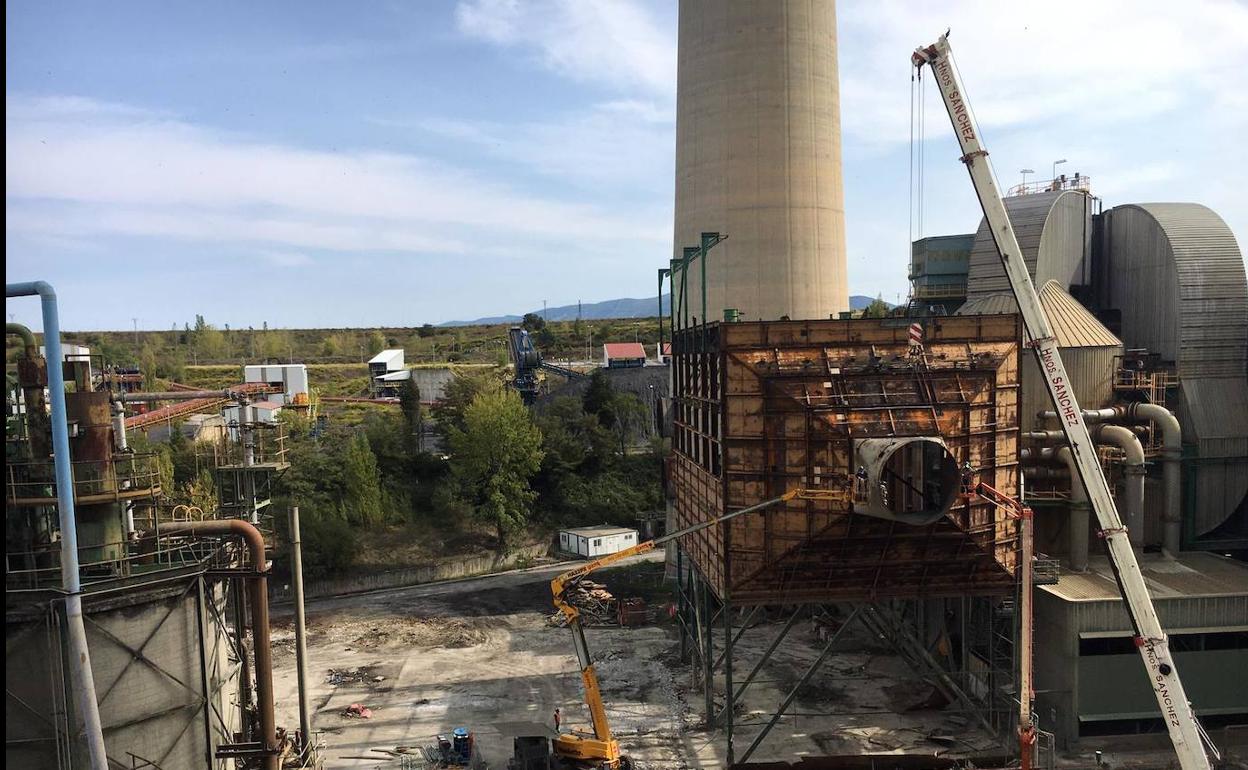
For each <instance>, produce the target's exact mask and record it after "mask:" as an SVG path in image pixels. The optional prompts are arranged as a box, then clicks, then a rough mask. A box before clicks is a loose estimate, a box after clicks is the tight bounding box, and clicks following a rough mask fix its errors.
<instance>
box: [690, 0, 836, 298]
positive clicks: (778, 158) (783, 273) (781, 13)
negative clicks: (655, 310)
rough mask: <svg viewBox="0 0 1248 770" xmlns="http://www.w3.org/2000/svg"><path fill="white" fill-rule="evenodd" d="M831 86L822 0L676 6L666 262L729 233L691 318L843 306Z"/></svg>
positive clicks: (695, 287)
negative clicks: (672, 181)
mask: <svg viewBox="0 0 1248 770" xmlns="http://www.w3.org/2000/svg"><path fill="white" fill-rule="evenodd" d="M838 91H839V85H838V79H837V53H836V6H835V3H834V2H833V0H753V1H751V2H746V1H745V0H734V1H733V2H727V1H726V0H681V3H680V51H679V63H678V81H677V97H678V99H677V103H678V106H677V118H676V217H675V219H676V221H675V244H674V247H675V251H674V256H680V254H681V250H682V248H683V247H685V246H690V245H696V244H697V243H698V238H699V234H700V233H702V232H707V231H714V232H720V233H726V234H727V235H728V240H727V241H725V242H724V243H723V244H721V245H719V246H718V247H717V248H716V249H715V251H714V252H713V253H712V254H711V256H710V258H709V259H708V261H707V264H706V270H707V289H706V291H707V300H706V304H707V308H706V309H703V308H702V298H701V287H700V281H701V275H700V268H695V269H693V270H691V271H690V273H689V276H690V277H689V280H690V285H689V292H688V296H689V300H690V303H691V305H690V308H691V315H694V316H697V317H698V318H699V319H702V318H708V319H709V320H715V319H718V318H720V317H721V315H722V313H723V310H724V309H726V308H735V309H737V310H739V311H740V317H741V318H742V319H745V320H756V319H760V318H761V319H769V320H770V319H777V318H779V317H781V316H786V315H787V316H789V317H791V318H794V319H799V318H827V317H828V316H829V315H830V314H833V313H837V312H839V311H842V310H848V309H849V296H848V288H847V279H846V258H845V211H844V192H843V189H842V182H841V120H840V98H839V92H838ZM677 283H678V282H677ZM675 288H676V290H677V291H679V286H678V285H677V286H676V287H675Z"/></svg>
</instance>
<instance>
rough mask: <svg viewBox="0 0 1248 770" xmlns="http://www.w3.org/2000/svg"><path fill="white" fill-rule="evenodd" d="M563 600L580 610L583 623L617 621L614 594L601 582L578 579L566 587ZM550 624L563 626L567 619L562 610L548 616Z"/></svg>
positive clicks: (588, 624)
mask: <svg viewBox="0 0 1248 770" xmlns="http://www.w3.org/2000/svg"><path fill="white" fill-rule="evenodd" d="M564 600H565V601H567V602H568V603H569V604H571V605H572V606H574V607H576V608H577V609H578V610H580V611H581V623H582V624H583V625H586V626H593V625H614V624H615V623H616V622H617V619H616V598H615V594H613V593H611V592H610V591H608V590H607V587H606V586H605V585H603V584H602V583H595V582H594V581H592V580H578V581H577V582H576V583H573V584H572V585H570V586H568V587H567V589H566V590H565V592H564ZM550 624H551V625H552V626H558V627H563V626H566V625H567V624H568V621H567V618H565V617H564V615H563V613H562V612H556V613H555V614H553V615H551V616H550Z"/></svg>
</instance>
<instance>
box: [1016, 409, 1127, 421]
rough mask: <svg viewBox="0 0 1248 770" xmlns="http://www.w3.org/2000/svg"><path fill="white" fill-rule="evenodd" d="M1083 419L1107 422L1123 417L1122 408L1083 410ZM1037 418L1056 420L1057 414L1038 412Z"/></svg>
mask: <svg viewBox="0 0 1248 770" xmlns="http://www.w3.org/2000/svg"><path fill="white" fill-rule="evenodd" d="M1080 411H1081V412H1082V413H1083V419H1084V420H1085V421H1086V422H1105V421H1106V420H1113V419H1115V418H1118V417H1122V408H1121V407H1115V406H1107V407H1105V408H1104V409H1081V410H1080ZM1036 416H1037V417H1039V418H1040V419H1042V420H1056V419H1057V412H1053V411H1048V412H1037V413H1036Z"/></svg>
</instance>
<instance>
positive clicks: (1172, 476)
mask: <svg viewBox="0 0 1248 770" xmlns="http://www.w3.org/2000/svg"><path fill="white" fill-rule="evenodd" d="M1127 417H1128V418H1130V419H1139V420H1152V421H1153V422H1154V423H1156V424H1157V425H1160V426H1161V441H1162V460H1163V466H1162V472H1163V478H1164V480H1165V485H1166V506H1165V509H1164V510H1163V511H1162V514H1161V520H1162V522H1163V523H1164V535H1163V542H1162V545H1163V547H1164V548H1165V549H1166V553H1168V554H1170V555H1172V556H1173V555H1174V554H1177V553H1178V552H1179V550H1180V548H1181V547H1182V522H1183V510H1182V505H1181V502H1180V501H1181V500H1182V499H1183V495H1182V492H1181V489H1180V486H1179V476H1180V473H1179V462H1180V461H1181V460H1182V459H1183V432H1182V430H1181V429H1180V428H1179V421H1178V418H1176V417H1175V416H1174V413H1173V412H1171V411H1170V410H1169V409H1166V408H1165V407H1164V406H1160V405H1158V404H1131V405H1130V406H1128V407H1127Z"/></svg>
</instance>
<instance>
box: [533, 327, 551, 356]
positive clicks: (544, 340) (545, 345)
mask: <svg viewBox="0 0 1248 770" xmlns="http://www.w3.org/2000/svg"><path fill="white" fill-rule="evenodd" d="M535 337H536V339H537V346H538V347H539V348H541V349H542V350H550V349H551V348H553V347H554V346H555V333H554V332H552V331H551V330H550V327H549V326H545V325H543V326H542V328H540V329H538V330H537V334H536V335H535Z"/></svg>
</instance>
